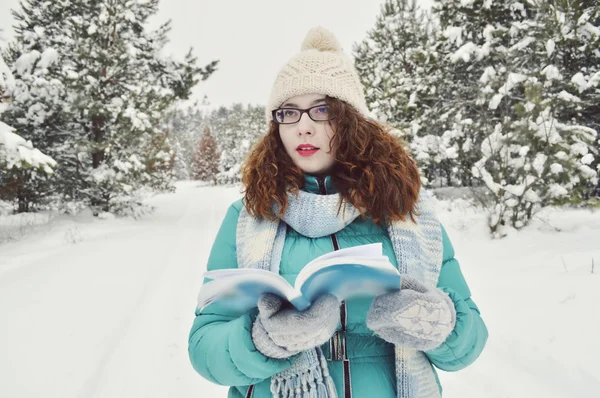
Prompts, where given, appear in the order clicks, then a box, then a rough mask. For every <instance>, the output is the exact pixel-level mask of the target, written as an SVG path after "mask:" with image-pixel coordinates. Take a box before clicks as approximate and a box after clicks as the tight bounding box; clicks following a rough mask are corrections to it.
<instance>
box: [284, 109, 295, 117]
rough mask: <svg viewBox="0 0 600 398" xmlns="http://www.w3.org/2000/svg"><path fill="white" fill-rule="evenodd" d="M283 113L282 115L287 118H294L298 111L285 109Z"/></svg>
mask: <svg viewBox="0 0 600 398" xmlns="http://www.w3.org/2000/svg"><path fill="white" fill-rule="evenodd" d="M283 112H284V115H285V116H287V117H294V116H296V115H297V114H298V111H296V110H294V109H285V110H284V111H283Z"/></svg>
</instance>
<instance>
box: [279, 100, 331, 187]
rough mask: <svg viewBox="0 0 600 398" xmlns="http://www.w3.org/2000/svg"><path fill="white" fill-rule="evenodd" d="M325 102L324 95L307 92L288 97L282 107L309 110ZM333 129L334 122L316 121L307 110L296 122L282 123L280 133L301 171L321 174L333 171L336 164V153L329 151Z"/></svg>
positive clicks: (287, 150) (288, 152)
mask: <svg viewBox="0 0 600 398" xmlns="http://www.w3.org/2000/svg"><path fill="white" fill-rule="evenodd" d="M325 104H326V103H325V95H322V94H304V95H298V96H295V97H292V98H290V99H288V100H287V101H285V102H284V103H283V104H281V106H280V108H298V109H308V108H310V107H313V106H316V105H325ZM334 128H335V125H334V124H333V122H331V121H330V122H327V121H318V122H316V121H314V120H312V119H311V118H310V117H309V116H308V113H303V114H302V117H301V118H300V121H298V122H297V123H294V124H280V125H279V136H280V137H281V141H282V142H283V146H284V147H285V151H286V152H287V154H288V155H290V157H291V158H292V160H293V162H294V164H295V165H296V166H298V167H299V168H300V170H302V171H303V172H304V173H306V174H312V175H321V174H327V173H328V172H329V171H331V169H332V167H333V165H334V163H335V158H334V155H335V154H334V153H333V152H332V153H329V152H330V150H331V147H330V143H331V138H332V137H333V134H334Z"/></svg>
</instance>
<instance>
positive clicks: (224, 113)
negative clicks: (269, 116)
mask: <svg viewBox="0 0 600 398" xmlns="http://www.w3.org/2000/svg"><path fill="white" fill-rule="evenodd" d="M264 114H265V110H264V106H253V105H248V106H244V105H242V104H234V105H232V106H231V108H225V107H221V108H220V109H217V110H216V111H213V112H212V113H211V114H210V116H209V117H208V120H207V125H208V126H210V128H211V131H212V133H213V134H214V136H215V139H216V140H217V144H218V147H219V152H220V154H221V159H220V162H219V175H218V176H217V181H218V182H219V183H220V184H235V183H239V182H240V180H241V175H240V170H241V166H242V163H243V162H244V161H245V160H246V157H247V156H248V154H249V153H250V150H251V148H252V145H254V144H255V143H256V141H257V140H258V138H259V137H260V136H262V135H263V134H265V132H266V131H267V125H266V122H265V118H264Z"/></svg>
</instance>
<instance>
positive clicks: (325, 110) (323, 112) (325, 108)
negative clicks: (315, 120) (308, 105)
mask: <svg viewBox="0 0 600 398" xmlns="http://www.w3.org/2000/svg"><path fill="white" fill-rule="evenodd" d="M315 113H317V114H319V115H326V114H327V113H329V107H328V106H327V105H321V106H319V107H317V108H315Z"/></svg>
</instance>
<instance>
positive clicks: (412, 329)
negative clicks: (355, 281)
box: [367, 275, 456, 351]
mask: <svg viewBox="0 0 600 398" xmlns="http://www.w3.org/2000/svg"><path fill="white" fill-rule="evenodd" d="M455 323H456V310H455V308H454V303H453V302H452V299H451V298H450V297H449V296H448V295H447V294H446V293H444V292H443V291H442V290H440V289H438V288H432V287H427V286H425V285H424V284H422V283H420V282H419V281H417V280H416V279H414V278H411V277H409V276H406V275H402V288H401V290H400V291H398V292H393V293H387V294H384V295H381V296H378V297H376V298H375V300H374V301H373V304H372V305H371V308H370V309H369V312H368V314H367V327H368V328H369V329H371V330H372V331H374V332H375V333H376V334H377V335H379V336H380V337H381V338H382V339H384V340H386V341H388V342H390V343H393V344H399V345H403V346H407V347H411V348H414V349H416V350H419V351H428V350H432V349H434V348H436V347H438V346H440V345H441V344H442V343H443V342H444V341H446V338H447V337H448V336H449V335H450V333H451V332H452V330H453V329H454V325H455Z"/></svg>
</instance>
